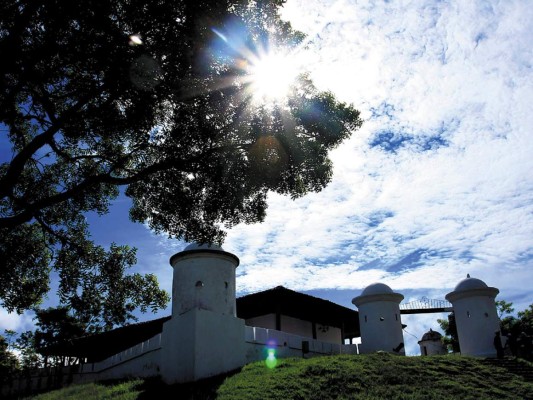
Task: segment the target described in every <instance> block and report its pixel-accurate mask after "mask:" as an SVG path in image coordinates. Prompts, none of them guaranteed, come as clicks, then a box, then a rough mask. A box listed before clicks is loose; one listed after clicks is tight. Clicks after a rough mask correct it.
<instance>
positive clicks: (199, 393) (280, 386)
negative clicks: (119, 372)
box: [33, 354, 533, 400]
mask: <svg viewBox="0 0 533 400" xmlns="http://www.w3.org/2000/svg"><path fill="white" fill-rule="evenodd" d="M215 398H217V399H219V400H249V399H261V400H262V399H265V400H267V399H282V400H291V399H302V400H304V399H305V400H313V399H316V400H327V399H339V400H341V399H364V400H370V399H380V400H381V399H404V400H422V399H439V400H441V399H442V400H447V399H450V400H451V399H453V400H455V399H462V400H469V399H472V400H474V399H476V400H478V399H481V400H485V399H498V400H500V399H531V400H533V383H531V382H526V381H525V380H524V379H523V378H522V377H520V376H517V375H514V374H511V373H509V372H507V371H506V370H505V369H502V368H498V367H494V366H490V365H486V364H484V363H483V362H482V361H481V360H479V359H475V358H468V357H459V356H433V357H399V356H394V355H390V354H372V355H365V356H348V355H343V356H329V357H316V358H311V359H301V358H289V359H283V360H279V363H278V365H277V367H276V368H274V369H268V368H267V367H266V366H265V363H264V362H257V363H252V364H249V365H247V366H245V367H244V368H243V369H242V371H241V372H239V373H237V374H235V375H233V376H230V377H228V378H226V379H224V377H215V378H211V379H208V380H204V381H200V382H196V383H192V384H184V385H172V386H167V385H164V384H163V383H162V382H161V381H160V380H158V379H150V380H146V381H143V380H133V381H127V382H118V383H117V382H115V383H106V384H85V385H73V386H71V387H68V388H65V389H61V390H56V391H52V392H49V393H46V394H42V395H39V396H35V397H33V399H38V400H59V399H83V400H92V399H117V400H118V399H120V400H122V399H124V400H125V399H139V400H143V399H196V400H198V399H215Z"/></svg>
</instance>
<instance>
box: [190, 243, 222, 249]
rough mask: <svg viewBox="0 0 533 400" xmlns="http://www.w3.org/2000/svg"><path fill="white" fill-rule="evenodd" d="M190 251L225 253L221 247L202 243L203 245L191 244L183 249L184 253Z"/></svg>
mask: <svg viewBox="0 0 533 400" xmlns="http://www.w3.org/2000/svg"><path fill="white" fill-rule="evenodd" d="M189 250H219V251H220V250H222V251H224V249H223V248H222V247H220V246H219V245H217V244H209V243H202V244H199V243H191V244H189V245H188V246H187V247H185V248H184V249H183V251H189Z"/></svg>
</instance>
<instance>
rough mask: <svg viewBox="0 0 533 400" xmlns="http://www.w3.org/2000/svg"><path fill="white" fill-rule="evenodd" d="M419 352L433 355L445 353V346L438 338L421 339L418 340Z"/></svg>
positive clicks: (424, 354)
mask: <svg viewBox="0 0 533 400" xmlns="http://www.w3.org/2000/svg"><path fill="white" fill-rule="evenodd" d="M419 345H420V354H421V355H423V356H433V355H439V354H447V353H448V351H447V350H446V347H445V346H444V345H443V344H442V342H441V341H440V340H422V341H420V342H419Z"/></svg>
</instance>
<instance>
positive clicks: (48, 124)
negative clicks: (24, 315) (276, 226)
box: [0, 0, 361, 326]
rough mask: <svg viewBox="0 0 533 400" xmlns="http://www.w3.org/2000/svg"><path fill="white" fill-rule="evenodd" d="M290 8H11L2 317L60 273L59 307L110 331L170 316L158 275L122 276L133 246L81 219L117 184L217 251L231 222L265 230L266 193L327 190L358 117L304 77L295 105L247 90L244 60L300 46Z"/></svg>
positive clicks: (0, 219)
mask: <svg viewBox="0 0 533 400" xmlns="http://www.w3.org/2000/svg"><path fill="white" fill-rule="evenodd" d="M282 3H283V2H282V1H272V2H264V1H256V2H250V3H248V2H243V1H216V2H213V1H206V0H195V1H192V0H183V1H152V2H145V1H139V0H117V1H112V2H83V1H82V2H77V1H69V0H46V1H44V0H41V1H35V0H32V1H30V0H5V1H3V2H1V5H0V54H2V55H4V57H3V60H2V63H0V128H1V129H2V131H3V135H4V136H5V137H2V138H1V139H2V142H1V143H2V146H3V147H4V146H5V145H6V144H7V143H8V144H9V145H10V152H9V155H8V157H7V158H6V159H0V162H1V164H0V299H1V301H2V305H3V306H4V307H6V308H7V309H8V310H11V311H12V310H16V311H19V312H20V311H22V310H24V309H28V308H30V307H32V306H35V305H36V304H38V303H39V301H40V300H41V299H42V297H43V295H44V294H45V293H46V292H47V291H48V290H49V276H50V273H51V272H55V273H57V274H58V275H59V277H60V288H59V295H60V298H61V301H62V303H64V304H69V305H71V306H72V307H73V308H74V309H75V310H76V313H83V310H84V309H87V313H88V314H91V315H93V316H94V315H98V316H99V317H97V318H100V319H101V321H104V326H108V324H115V323H123V322H124V319H123V318H122V317H121V316H123V315H129V316H131V311H132V309H133V308H135V307H137V306H140V307H142V308H146V307H152V308H154V309H157V308H158V307H161V306H163V304H164V303H165V302H166V300H167V298H166V297H165V295H164V294H163V293H162V292H161V291H157V289H156V288H157V284H156V281H155V277H154V276H152V275H146V276H141V275H134V276H125V275H124V271H125V266H128V265H131V264H132V260H133V258H132V257H133V254H132V250H129V249H127V248H125V247H121V246H116V245H112V246H111V248H110V249H109V250H108V251H106V250H104V249H103V248H102V247H99V246H96V245H95V244H94V243H93V242H92V241H91V240H90V238H89V234H88V227H87V224H86V221H85V217H84V213H86V212H89V211H93V212H97V213H99V214H104V213H106V212H107V211H108V207H109V204H110V201H111V200H113V199H114V198H116V197H117V195H118V194H119V187H120V186H124V187H126V191H125V193H126V194H127V196H129V197H130V198H131V199H132V202H133V206H132V208H131V211H130V214H131V218H132V219H133V220H134V221H139V222H144V223H147V224H148V225H149V226H150V227H151V228H152V229H154V230H155V231H158V232H165V233H167V234H168V235H169V236H170V237H174V238H178V239H185V240H187V241H198V242H221V241H222V240H223V238H224V235H225V232H224V227H230V226H232V225H235V224H238V223H241V222H246V223H253V222H260V221H262V220H263V218H264V216H265V212H266V207H267V203H266V200H267V193H268V192H269V191H275V192H278V193H283V194H286V195H289V196H291V197H293V198H295V197H298V196H302V195H304V194H305V193H307V192H310V191H319V190H321V189H322V188H323V187H324V186H325V185H326V184H327V183H328V182H329V180H330V179H331V173H332V165H331V162H330V160H329V159H328V150H330V149H331V148H333V147H335V146H336V145H338V144H339V143H340V142H341V141H342V140H343V139H345V138H346V137H348V136H349V135H350V134H351V132H353V131H354V130H355V129H357V128H358V127H359V126H360V124H361V120H360V119H359V113H358V112H357V111H356V110H354V109H353V108H352V107H350V106H348V105H346V104H343V103H339V102H338V101H336V100H335V99H334V98H333V96H332V95H331V94H329V93H321V92H319V91H317V90H316V89H315V88H314V86H313V85H312V83H311V82H310V80H309V79H308V78H307V77H306V76H300V77H299V79H298V81H297V82H296V84H295V85H294V86H293V87H292V91H291V93H290V96H288V100H287V101H284V102H283V103H276V104H257V103H256V102H254V101H253V100H252V99H251V96H250V93H249V92H247V90H246V89H247V84H246V79H245V75H246V71H245V70H244V69H243V68H242V65H243V64H246V62H248V61H249V60H247V59H246V54H257V53H258V49H259V48H268V47H269V46H271V47H272V46H285V47H288V48H296V46H297V45H298V44H299V42H300V41H301V39H302V35H301V34H298V33H296V32H294V31H292V30H291V28H290V25H289V24H288V23H286V22H283V21H281V20H280V18H279V16H278V13H277V11H278V8H279V7H280V6H281V4H282ZM217 32H218V34H217ZM132 35H138V36H132ZM139 37H140V38H141V40H139ZM141 43H142V44H141ZM136 44H137V45H136ZM154 293H155V294H154ZM102 309H103V311H102Z"/></svg>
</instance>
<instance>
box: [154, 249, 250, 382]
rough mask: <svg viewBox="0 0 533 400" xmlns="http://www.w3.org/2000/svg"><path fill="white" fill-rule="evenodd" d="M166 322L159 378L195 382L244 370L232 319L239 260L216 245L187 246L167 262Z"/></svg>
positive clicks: (240, 328) (239, 323)
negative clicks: (169, 312) (169, 269)
mask: <svg viewBox="0 0 533 400" xmlns="http://www.w3.org/2000/svg"><path fill="white" fill-rule="evenodd" d="M170 264H171V265H172V267H173V269H174V274H173V282H172V318H171V319H170V320H169V321H167V322H165V324H164V325H163V332H162V337H161V346H162V359H161V375H162V377H163V380H164V381H165V382H166V383H169V384H172V383H179V382H190V381H197V380H199V379H202V378H207V377H209V376H214V375H218V374H221V373H224V372H228V371H231V370H234V369H236V368H239V367H241V366H242V365H244V360H245V358H244V357H245V348H244V321H243V320H242V319H238V318H236V306H235V302H236V299H235V268H236V267H237V266H238V265H239V259H238V258H237V257H236V256H235V255H233V254H231V253H228V252H226V251H224V250H223V249H222V248H221V247H220V246H216V245H198V244H191V245H189V246H187V247H186V248H185V249H184V250H183V251H182V252H180V253H177V254H175V255H174V256H172V257H171V259H170Z"/></svg>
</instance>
